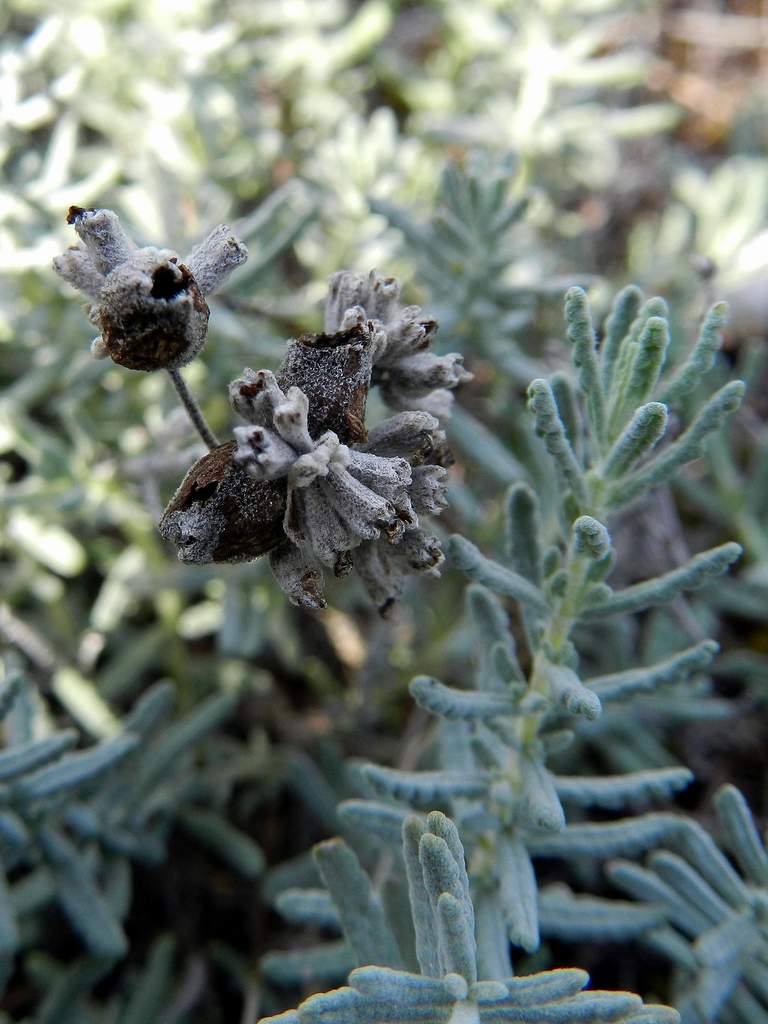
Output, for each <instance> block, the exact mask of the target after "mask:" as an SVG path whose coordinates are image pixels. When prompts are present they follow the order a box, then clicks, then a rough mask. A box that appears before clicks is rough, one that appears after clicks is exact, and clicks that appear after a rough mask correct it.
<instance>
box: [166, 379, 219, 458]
mask: <svg viewBox="0 0 768 1024" xmlns="http://www.w3.org/2000/svg"><path fill="white" fill-rule="evenodd" d="M168 376H169V377H170V378H171V380H172V381H173V386H174V387H175V388H176V391H177V392H178V395H179V398H180V399H181V402H182V405H183V406H184V408H185V409H186V410H187V415H188V416H189V418H190V419H191V420H192V423H193V425H194V427H195V430H196V431H197V432H198V434H199V435H200V437H202V439H203V441H205V444H206V446H207V447H208V448H216V447H217V446H218V444H219V442H218V440H217V439H216V435H215V434H214V432H213V431H212V430H211V428H210V427H209V426H208V424H207V423H206V421H205V416H203V414H202V412H201V410H200V406H199V405H198V404H197V402H196V401H195V399H194V398H193V397H192V393H191V392H190V390H189V388H188V387H187V385H186V384H185V383H184V378H183V377H182V376H181V374H180V373H179V371H178V370H169V371H168Z"/></svg>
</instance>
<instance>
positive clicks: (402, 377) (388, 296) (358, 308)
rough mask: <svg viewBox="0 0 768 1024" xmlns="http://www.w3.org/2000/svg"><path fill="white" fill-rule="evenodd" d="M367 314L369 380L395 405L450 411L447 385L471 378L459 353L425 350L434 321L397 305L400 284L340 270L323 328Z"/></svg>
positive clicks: (442, 413)
mask: <svg viewBox="0 0 768 1024" xmlns="http://www.w3.org/2000/svg"><path fill="white" fill-rule="evenodd" d="M366 318H368V319H369V321H370V323H371V327H372V329H373V333H374V337H375V345H374V372H373V383H374V384H379V385H380V386H381V393H382V396H383V398H384V401H385V402H387V404H388V405H390V406H392V407H393V408H395V409H414V408H418V409H425V410H426V411H428V412H430V413H432V414H433V415H435V416H438V417H439V418H447V417H448V416H449V415H450V411H451V404H452V402H453V396H452V395H451V393H450V391H451V389H453V388H455V387H456V385H457V384H461V383H462V382H463V381H466V380H469V379H470V378H471V376H472V375H471V374H470V373H468V372H467V371H466V370H465V369H464V366H463V358H462V356H460V355H459V354H458V353H457V352H452V353H450V354H449V355H447V356H437V355H435V354H434V353H432V352H430V351H428V349H429V346H430V344H431V341H432V336H433V335H434V333H435V331H436V330H437V321H435V320H433V319H431V318H429V317H423V316H422V314H421V309H420V308H419V307H418V306H402V305H401V304H400V285H399V284H398V282H397V281H396V280H395V278H393V277H382V275H381V274H377V273H376V271H374V270H372V271H371V273H370V274H369V275H368V277H367V278H366V277H362V276H361V275H359V274H353V273H351V272H350V271H346V270H345V271H341V272H340V273H338V274H334V275H333V277H332V278H331V282H330V289H329V295H328V301H327V304H326V310H325V324H326V330H328V331H331V330H339V329H342V328H344V327H347V326H351V325H352V324H354V323H361V322H364V321H365V319H366Z"/></svg>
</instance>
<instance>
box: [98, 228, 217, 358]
mask: <svg viewBox="0 0 768 1024" xmlns="http://www.w3.org/2000/svg"><path fill="white" fill-rule="evenodd" d="M208 315H209V310H208V303H207V302H206V301H205V299H204V298H203V296H202V294H201V292H200V289H199V288H198V286H197V282H196V281H195V279H194V277H193V276H192V274H191V272H190V271H189V269H188V268H187V267H186V266H185V265H184V264H183V263H179V261H178V258H177V257H175V256H172V255H168V252H167V251H163V250H158V249H151V248H148V249H141V250H137V251H136V252H135V253H134V254H133V256H132V258H131V259H130V260H129V261H127V262H125V263H123V264H121V265H120V266H118V267H116V268H115V269H114V270H113V271H111V273H109V274H108V275H107V277H106V278H105V279H104V287H103V288H102V290H101V294H100V296H99V305H98V313H97V317H98V323H99V326H100V327H101V335H102V338H103V340H104V346H105V348H106V350H107V352H108V353H109V355H110V356H111V358H112V359H113V361H114V362H116V363H119V364H120V365H121V366H127V367H128V368H129V369H131V370H158V369H165V370H176V369H178V368H179V367H180V366H185V365H186V364H187V363H189V362H191V360H193V359H194V358H195V356H196V355H197V354H198V353H199V352H200V350H201V349H202V347H203V345H204V344H205V336H206V333H207V330H208Z"/></svg>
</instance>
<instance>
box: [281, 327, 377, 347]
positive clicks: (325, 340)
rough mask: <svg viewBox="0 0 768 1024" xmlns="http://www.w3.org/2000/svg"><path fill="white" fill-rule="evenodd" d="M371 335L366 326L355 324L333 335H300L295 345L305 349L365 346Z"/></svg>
mask: <svg viewBox="0 0 768 1024" xmlns="http://www.w3.org/2000/svg"><path fill="white" fill-rule="evenodd" d="M370 340H371V333H370V330H369V329H368V326H367V325H366V326H364V327H363V326H361V325H360V324H355V325H354V327H350V328H349V330H347V331H337V332H336V333H335V334H302V335H301V337H299V338H297V339H296V343H297V344H299V345H304V346H305V347H306V348H341V347H342V345H354V344H355V343H357V344H360V345H367V344H369V343H370Z"/></svg>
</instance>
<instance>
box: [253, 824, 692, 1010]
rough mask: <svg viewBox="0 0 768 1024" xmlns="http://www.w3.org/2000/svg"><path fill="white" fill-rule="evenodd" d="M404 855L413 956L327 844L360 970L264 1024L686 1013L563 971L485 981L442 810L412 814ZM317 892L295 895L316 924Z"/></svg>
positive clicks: (352, 862) (459, 860) (465, 882)
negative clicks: (595, 986) (591, 986)
mask: <svg viewBox="0 0 768 1024" xmlns="http://www.w3.org/2000/svg"><path fill="white" fill-rule="evenodd" d="M402 857H403V861H404V868H405V877H406V880H407V888H408V899H409V903H410V911H411V918H412V925H413V948H414V949H415V960H416V962H415V963H413V962H412V961H413V959H414V954H410V955H409V954H408V953H407V952H405V951H404V950H403V949H399V948H398V943H397V940H396V939H395V935H394V932H393V930H392V929H391V927H390V925H389V923H388V921H387V917H386V914H385V911H384V908H383V906H382V904H381V900H380V897H379V895H378V893H377V892H376V891H375V890H374V888H373V887H372V885H371V883H370V881H369V879H368V876H367V875H366V874H365V872H364V871H363V870H362V868H361V867H360V864H359V863H358V861H357V858H356V857H355V855H354V853H353V852H352V851H351V850H350V849H349V847H347V846H346V845H345V844H344V843H343V842H342V841H341V840H335V841H332V845H330V847H329V846H328V844H323V846H321V847H320V848H319V849H318V861H319V867H320V871H321V873H322V875H323V879H324V881H325V882H326V885H327V886H328V889H329V891H330V895H331V901H332V903H331V906H330V907H328V906H326V920H327V913H328V910H331V911H332V910H333V908H335V910H336V912H337V914H338V919H339V920H340V922H341V927H342V929H343V932H344V935H345V937H346V940H347V942H348V943H349V945H350V947H351V949H352V952H353V955H354V957H355V959H356V960H357V962H358V963H360V964H363V965H364V966H360V967H358V968H356V969H355V970H353V971H352V972H351V974H350V975H349V985H348V986H345V987H343V988H338V989H335V990H334V991H331V992H324V993H322V994H320V995H315V996H310V998H309V999H307V1000H306V1001H305V1002H303V1003H302V1004H301V1005H300V1006H299V1007H298V1009H297V1010H295V1011H294V1010H291V1011H288V1012H287V1013H282V1014H279V1015H278V1016H276V1017H269V1018H265V1019H264V1022H263V1024H267V1021H269V1022H270V1024H321V1022H330V1021H333V1022H334V1024H385V1022H392V1024H406V1022H409V1021H413V1022H416V1021H419V1022H429V1024H439V1022H452V1024H502V1022H504V1021H510V1022H511V1021H518V1022H520V1024H522V1022H530V1024H533V1022H541V1024H586V1022H588V1021H589V1022H597V1021H605V1022H615V1024H674V1022H675V1021H677V1020H678V1019H679V1018H678V1014H677V1013H676V1011H675V1010H672V1009H669V1008H668V1007H664V1006H655V1005H647V1006H646V1005H643V1003H642V1000H641V999H639V997H638V996H635V995H632V994H631V993H628V992H601V991H588V992H583V991H581V990H582V989H583V988H584V986H585V985H586V983H587V981H588V980H589V979H588V976H587V974H586V973H585V972H584V971H580V970H572V969H563V970H555V971H545V972H542V973H540V974H532V975H528V976H523V977H510V976H506V977H503V978H500V979H498V980H496V979H493V980H485V979H484V978H483V976H482V966H481V965H480V964H479V962H478V956H477V942H476V938H475V928H476V922H475V910H474V907H473V903H472V898H471V894H470V887H469V879H468V876H467V869H466V864H465V860H464V849H463V847H462V844H461V840H460V838H459V833H458V831H457V829H456V827H455V825H454V824H453V822H452V821H451V820H450V819H449V818H446V817H445V815H443V814H441V813H440V812H432V813H431V814H429V815H428V816H427V817H426V819H424V818H420V817H416V816H410V817H408V818H407V819H406V820H405V822H404V825H403V830H402ZM317 905H318V899H317V895H316V894H315V893H309V894H306V897H304V894H302V893H296V894H295V895H294V897H293V916H294V919H297V920H298V919H301V911H302V909H304V908H305V909H306V916H305V920H306V921H311V922H314V923H316V922H317Z"/></svg>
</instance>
